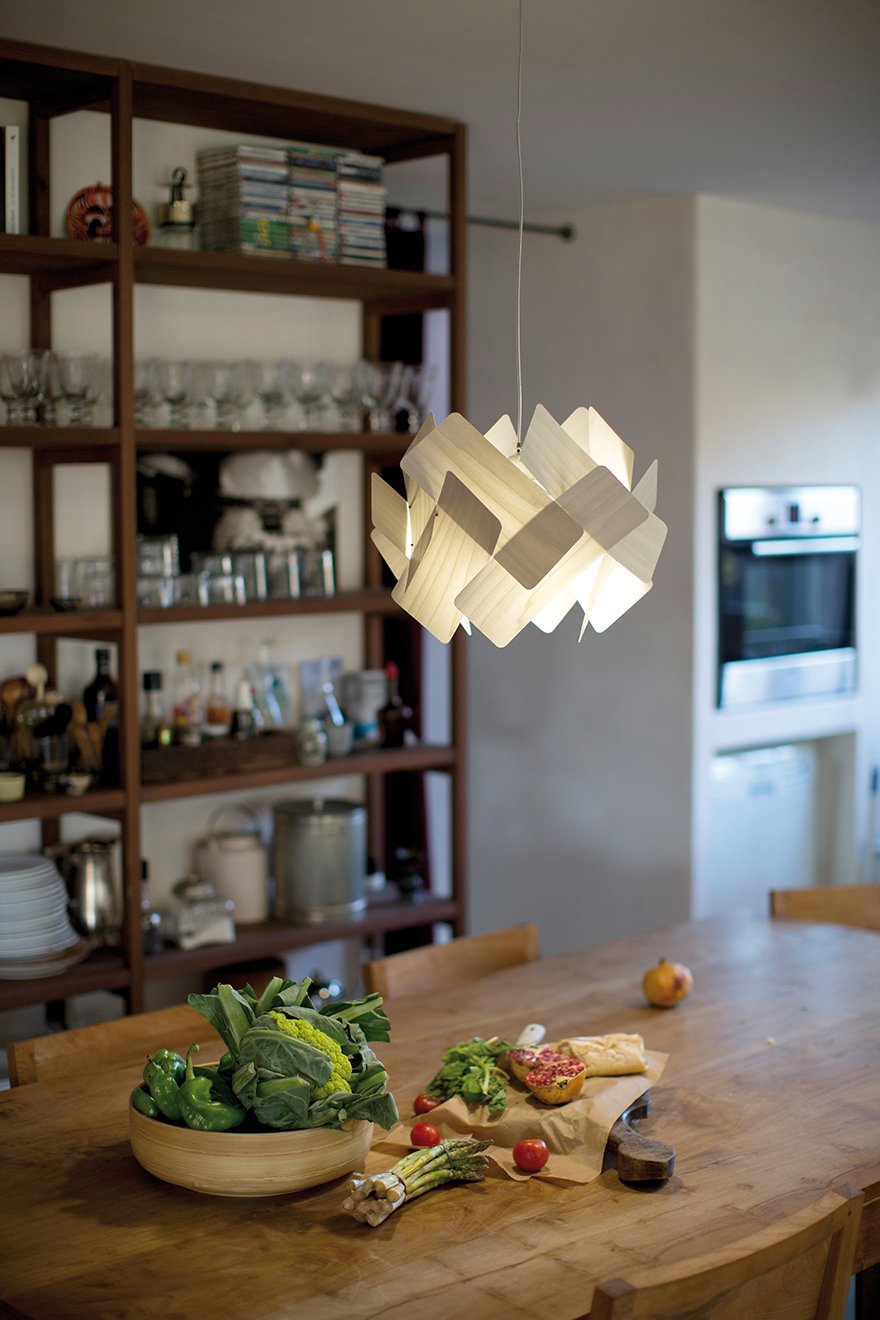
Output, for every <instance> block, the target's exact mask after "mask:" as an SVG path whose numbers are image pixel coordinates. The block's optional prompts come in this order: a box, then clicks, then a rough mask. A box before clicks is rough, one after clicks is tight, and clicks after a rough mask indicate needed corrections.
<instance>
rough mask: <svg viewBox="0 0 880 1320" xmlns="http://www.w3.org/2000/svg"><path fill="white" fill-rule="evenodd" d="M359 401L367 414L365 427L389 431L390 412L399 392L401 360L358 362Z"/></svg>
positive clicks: (390, 426) (401, 372) (401, 369)
mask: <svg viewBox="0 0 880 1320" xmlns="http://www.w3.org/2000/svg"><path fill="white" fill-rule="evenodd" d="M357 371H358V372H359V379H360V381H361V385H362V391H361V402H362V403H363V405H364V409H365V410H366V414H367V429H368V430H370V431H390V430H391V429H392V425H391V413H392V409H393V407H394V402H395V400H396V399H397V398H398V396H399V394H400V384H401V378H402V376H403V363H402V362H359V363H358V367H357Z"/></svg>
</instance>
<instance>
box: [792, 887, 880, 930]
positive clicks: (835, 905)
mask: <svg viewBox="0 0 880 1320" xmlns="http://www.w3.org/2000/svg"><path fill="white" fill-rule="evenodd" d="M770 913H771V915H772V916H774V917H798V918H800V919H801V920H803V921H834V922H836V923H837V924H838V925H839V926H860V927H861V928H862V929H864V930H880V885H813V886H812V887H811V888H809V889H771V890H770Z"/></svg>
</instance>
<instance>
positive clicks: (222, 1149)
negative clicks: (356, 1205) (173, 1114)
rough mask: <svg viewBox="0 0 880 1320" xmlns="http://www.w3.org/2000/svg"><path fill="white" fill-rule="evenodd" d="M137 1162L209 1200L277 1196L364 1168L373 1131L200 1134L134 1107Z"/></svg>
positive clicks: (354, 1126)
mask: <svg viewBox="0 0 880 1320" xmlns="http://www.w3.org/2000/svg"><path fill="white" fill-rule="evenodd" d="M128 1119H129V1139H130V1141H131V1149H132V1151H133V1153H134V1157H135V1159H136V1160H137V1162H138V1164H140V1165H141V1166H142V1167H143V1168H144V1169H146V1170H147V1172H148V1173H152V1174H153V1175H154V1176H155V1177H156V1178H161V1179H162V1181H163V1182H169V1183H175V1184H176V1185H177V1186H178V1187H188V1188H189V1189H190V1190H191V1191H194V1192H205V1193H207V1194H208V1195H209V1196H278V1195H279V1194H280V1193H284V1192H300V1191H303V1190H304V1189H305V1188H306V1187H318V1186H320V1184H321V1183H327V1182H332V1181H333V1179H334V1178H343V1177H345V1176H346V1175H347V1174H350V1173H352V1172H354V1171H355V1170H361V1169H363V1167H364V1161H365V1159H366V1156H367V1151H368V1150H369V1149H370V1142H371V1141H372V1139H373V1125H372V1123H367V1122H363V1121H359V1122H355V1123H348V1124H346V1126H345V1127H344V1128H307V1129H306V1130H305V1131H303V1132H195V1131H194V1130H193V1129H192V1128H188V1127H177V1126H175V1125H174V1124H172V1123H162V1122H160V1121H159V1120H157V1119H155V1118H147V1116H146V1115H145V1114H141V1113H140V1112H139V1111H138V1110H137V1109H135V1108H134V1106H133V1105H132V1104H131V1102H129V1106H128Z"/></svg>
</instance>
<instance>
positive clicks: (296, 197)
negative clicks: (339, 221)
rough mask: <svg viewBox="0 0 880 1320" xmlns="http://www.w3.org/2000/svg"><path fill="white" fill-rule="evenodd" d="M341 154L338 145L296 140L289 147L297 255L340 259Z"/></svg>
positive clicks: (322, 259)
mask: <svg viewBox="0 0 880 1320" xmlns="http://www.w3.org/2000/svg"><path fill="white" fill-rule="evenodd" d="M338 155H339V152H338V151H337V150H336V149H335V148H334V147H318V146H314V145H313V144H312V143H310V142H292V143H291V144H290V145H289V146H288V148H287V159H288V164H289V167H290V225H291V239H292V244H293V255H294V256H295V257H305V258H308V259H311V260H315V261H335V260H336V255H337V241H336V234H337V230H336V159H337V157H338Z"/></svg>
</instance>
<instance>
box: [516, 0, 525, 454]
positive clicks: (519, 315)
mask: <svg viewBox="0 0 880 1320" xmlns="http://www.w3.org/2000/svg"><path fill="white" fill-rule="evenodd" d="M522 66H523V0H519V56H518V59H517V70H516V163H517V172H518V176H519V228H518V240H517V252H516V456H517V458H519V455H520V452H521V450H522V399H523V389H522V256H523V218H524V211H525V207H524V198H523V163H522V137H521V134H520V121H521V119H522Z"/></svg>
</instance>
